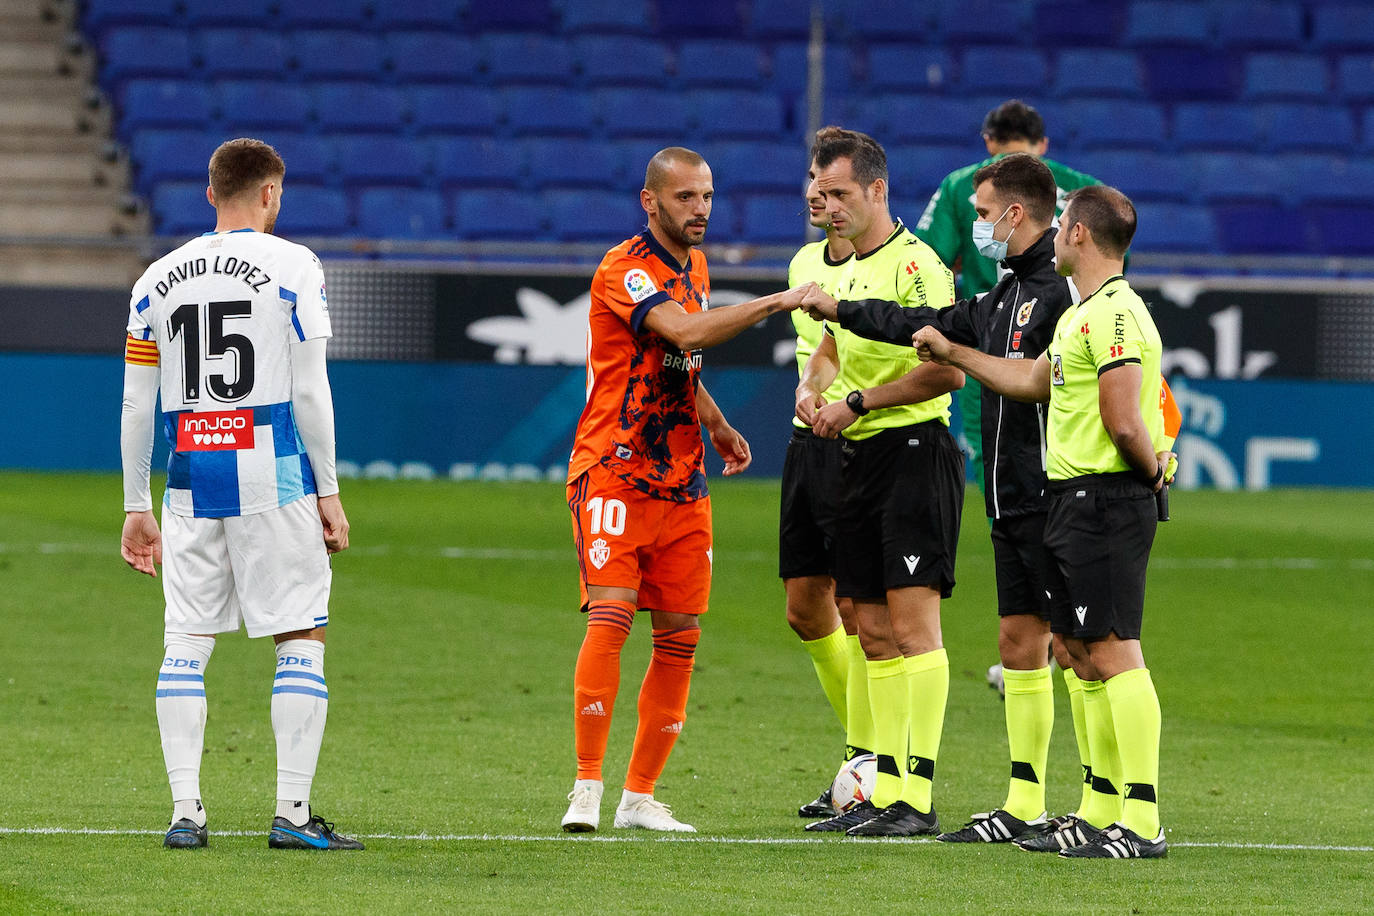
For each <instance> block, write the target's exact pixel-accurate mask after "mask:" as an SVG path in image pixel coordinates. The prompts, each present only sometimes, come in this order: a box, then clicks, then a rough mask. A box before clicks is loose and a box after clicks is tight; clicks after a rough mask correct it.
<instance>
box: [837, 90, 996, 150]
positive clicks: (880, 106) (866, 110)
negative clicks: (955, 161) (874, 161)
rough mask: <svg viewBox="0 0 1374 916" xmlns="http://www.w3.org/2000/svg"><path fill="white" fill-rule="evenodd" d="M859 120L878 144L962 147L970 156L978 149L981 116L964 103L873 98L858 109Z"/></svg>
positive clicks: (929, 97) (920, 98)
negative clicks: (948, 144) (930, 143)
mask: <svg viewBox="0 0 1374 916" xmlns="http://www.w3.org/2000/svg"><path fill="white" fill-rule="evenodd" d="M858 110H859V112H860V114H859V117H860V119H861V120H863V121H864V122H866V123H868V124H871V125H874V127H873V135H874V136H876V137H881V138H882V142H883V143H885V144H887V143H906V142H911V141H929V142H932V143H950V144H957V143H964V144H968V145H969V151H970V153H973V152H976V151H977V149H978V146H979V141H978V136H979V131H980V129H981V128H982V125H983V114H982V113H979V112H978V111H977V110H976V109H975V108H974V107H973V106H972V105H970V104H968V102H967V101H964V100H962V99H957V98H946V97H942V96H938V95H905V94H903V95H897V94H892V95H875V96H873V97H871V98H868V99H865V100H863V102H861V103H860V105H859V109H858Z"/></svg>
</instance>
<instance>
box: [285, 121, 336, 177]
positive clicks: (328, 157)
mask: <svg viewBox="0 0 1374 916" xmlns="http://www.w3.org/2000/svg"><path fill="white" fill-rule="evenodd" d="M269 136H270V137H271V143H272V146H273V147H274V148H275V149H276V150H277V152H278V153H279V154H280V155H281V158H282V161H283V162H285V163H286V180H285V184H286V185H287V186H288V187H295V185H296V183H297V182H304V183H305V184H310V185H323V184H331V183H332V182H333V181H334V177H335V174H336V173H337V171H338V158H339V156H338V147H337V144H336V143H335V142H334V140H333V138H331V137H321V136H320V135H318V134H297V133H277V132H273V133H272V134H270V135H269Z"/></svg>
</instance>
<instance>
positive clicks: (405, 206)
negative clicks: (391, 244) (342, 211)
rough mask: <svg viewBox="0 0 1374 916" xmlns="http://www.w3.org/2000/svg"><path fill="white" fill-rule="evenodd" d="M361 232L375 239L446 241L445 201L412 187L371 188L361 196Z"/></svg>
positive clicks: (359, 225) (359, 223)
mask: <svg viewBox="0 0 1374 916" xmlns="http://www.w3.org/2000/svg"><path fill="white" fill-rule="evenodd" d="M358 232H359V233H360V234H362V235H364V236H368V237H371V238H394V239H436V238H442V237H444V236H445V235H447V234H448V232H447V229H446V228H445V226H444V202H443V200H442V199H441V198H440V197H439V196H438V195H437V194H432V193H430V192H428V191H417V190H414V189H412V188H367V189H365V190H364V191H362V192H361V193H359V194H358Z"/></svg>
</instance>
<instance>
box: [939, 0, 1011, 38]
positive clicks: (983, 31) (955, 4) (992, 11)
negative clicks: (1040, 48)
mask: <svg viewBox="0 0 1374 916" xmlns="http://www.w3.org/2000/svg"><path fill="white" fill-rule="evenodd" d="M912 5H913V6H916V5H917V4H912ZM932 5H933V6H934V7H935V23H936V27H937V29H938V30H939V34H940V36H941V37H942V39H943V40H944V41H946V42H949V43H952V44H1002V43H1005V42H1006V41H1007V38H1008V36H1018V35H1025V34H1026V31H1027V28H1028V26H1029V24H1030V20H1031V19H1032V18H1033V17H1032V11H1033V10H1034V3H1033V2H1032V0H938V2H937V3H935V4H932Z"/></svg>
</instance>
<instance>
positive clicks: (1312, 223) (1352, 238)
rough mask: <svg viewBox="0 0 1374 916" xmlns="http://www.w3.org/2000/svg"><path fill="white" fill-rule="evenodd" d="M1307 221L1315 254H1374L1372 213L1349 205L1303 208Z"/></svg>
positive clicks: (1305, 221) (1305, 220)
mask: <svg viewBox="0 0 1374 916" xmlns="http://www.w3.org/2000/svg"><path fill="white" fill-rule="evenodd" d="M1303 217H1304V220H1303V221H1304V223H1306V225H1307V226H1308V227H1309V231H1310V232H1311V237H1312V240H1313V253H1314V254H1322V255H1362V256H1369V255H1374V233H1370V231H1369V216H1368V215H1367V213H1365V212H1363V211H1362V210H1358V209H1354V208H1352V207H1350V206H1343V205H1340V204H1336V205H1330V206H1327V205H1322V206H1312V207H1304V208H1303Z"/></svg>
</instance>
